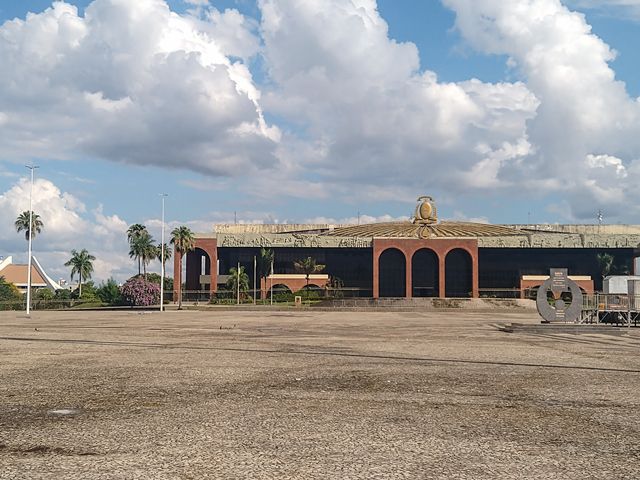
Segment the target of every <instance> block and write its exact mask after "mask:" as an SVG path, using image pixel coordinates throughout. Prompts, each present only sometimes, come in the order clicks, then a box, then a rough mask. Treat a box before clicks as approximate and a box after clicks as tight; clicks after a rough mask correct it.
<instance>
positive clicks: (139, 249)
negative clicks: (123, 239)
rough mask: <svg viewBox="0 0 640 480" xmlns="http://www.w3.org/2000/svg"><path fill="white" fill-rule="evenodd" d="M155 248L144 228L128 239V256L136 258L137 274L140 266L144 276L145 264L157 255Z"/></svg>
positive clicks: (145, 271)
mask: <svg viewBox="0 0 640 480" xmlns="http://www.w3.org/2000/svg"><path fill="white" fill-rule="evenodd" d="M157 253H158V252H157V248H156V246H155V244H154V242H153V237H152V236H151V234H150V233H149V232H147V231H146V230H144V231H142V232H140V233H139V234H137V235H135V236H134V237H132V238H131V240H130V241H129V257H131V258H135V259H137V260H138V275H140V266H142V271H143V273H144V276H145V278H146V276H147V265H149V263H150V262H151V260H153V259H154V258H156V257H157Z"/></svg>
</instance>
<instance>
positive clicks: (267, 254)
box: [258, 248, 275, 288]
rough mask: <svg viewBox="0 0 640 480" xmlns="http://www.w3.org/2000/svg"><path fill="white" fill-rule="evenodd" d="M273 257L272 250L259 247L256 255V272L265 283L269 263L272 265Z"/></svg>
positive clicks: (269, 267) (269, 266)
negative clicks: (258, 252) (258, 253)
mask: <svg viewBox="0 0 640 480" xmlns="http://www.w3.org/2000/svg"><path fill="white" fill-rule="evenodd" d="M274 257H275V255H274V253H273V250H269V249H266V248H261V249H260V255H259V256H258V272H260V279H264V281H265V285H266V282H267V277H268V276H269V274H270V273H271V265H273V259H274ZM265 288H266V287H265Z"/></svg>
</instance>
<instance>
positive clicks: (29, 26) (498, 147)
mask: <svg viewBox="0 0 640 480" xmlns="http://www.w3.org/2000/svg"><path fill="white" fill-rule="evenodd" d="M639 24H640V0H607V1H605V0H564V1H560V0H513V1H510V2H504V1H502V0H421V1H418V0H378V1H377V2H376V1H375V0H224V1H217V0H210V1H207V0H189V1H185V0H170V1H165V0H137V1H135V2H132V1H130V0H93V1H90V0H68V1H66V2H62V1H59V2H50V1H45V0H15V1H14V0H0V69H1V70H0V72H1V75H0V226H1V228H0V256H5V257H6V256H8V255H13V256H14V259H15V260H17V261H23V260H25V258H26V254H25V250H26V242H25V241H24V236H22V235H19V234H17V233H16V232H15V228H14V227H13V222H14V221H15V218H16V216H17V215H18V214H19V213H20V212H22V211H24V210H27V209H28V199H29V179H28V173H29V171H28V169H27V168H25V165H26V164H31V163H33V164H35V165H38V166H39V168H38V169H37V171H36V181H35V184H34V190H33V199H34V211H35V212H36V213H38V214H39V215H40V216H41V218H42V220H43V222H44V224H45V227H44V230H43V232H42V234H41V235H39V236H38V237H37V238H36V240H35V242H34V252H35V254H36V256H38V258H39V259H40V261H41V262H42V263H43V264H44V266H45V268H46V269H47V270H48V271H49V272H50V274H51V275H52V276H53V277H54V278H68V275H69V271H68V269H67V268H66V267H64V266H63V264H64V262H66V261H67V260H68V259H69V252H70V250H71V249H81V248H86V249H88V250H89V251H90V252H91V253H92V254H94V255H95V256H96V258H97V260H96V262H95V273H94V278H95V279H96V280H98V281H100V280H104V279H107V278H109V277H114V278H116V279H117V280H120V281H121V280H124V279H126V278H127V277H128V276H130V275H132V274H133V273H136V271H135V268H136V267H135V263H134V262H133V261H132V260H131V259H129V258H128V255H127V253H128V247H127V243H126V233H125V232H126V229H127V226H128V225H131V224H133V223H144V224H146V225H147V226H148V227H149V229H150V231H151V232H152V233H153V235H154V237H155V238H156V239H157V240H159V239H160V225H161V220H160V216H161V199H160V196H159V194H160V193H166V194H168V197H167V198H166V217H165V218H166V221H167V231H169V230H170V229H171V228H174V227H175V226H177V225H183V224H184V225H188V226H189V227H191V228H192V229H193V230H195V231H198V232H207V231H212V228H213V225H214V224H215V223H233V222H234V221H238V222H243V223H250V222H287V223H299V222H319V223H349V222H354V221H355V220H356V219H357V218H358V215H360V219H361V221H368V222H373V221H385V220H387V221H388V220H394V219H401V218H407V217H408V216H409V215H410V214H411V212H412V210H413V207H414V206H415V201H416V198H417V197H418V196H420V195H431V196H432V197H434V198H435V200H436V203H437V205H438V211H439V216H440V217H441V218H443V219H450V220H454V219H455V220H467V221H481V222H491V223H508V224H510V223H557V222H559V223H595V222H596V221H597V214H598V212H599V211H600V212H602V215H603V217H604V222H605V223H640V206H639V205H640V202H639V200H640V194H639V192H638V188H637V185H638V184H639V181H640V99H639V96H640V76H639V75H638V67H637V65H640V50H639V49H638V48H637V47H636V46H637V45H638V42H639V41H640V28H638V27H639V26H640V25H639ZM154 268H155V269H157V268H158V266H157V265H155V266H154V265H152V266H151V269H152V270H153V269H154Z"/></svg>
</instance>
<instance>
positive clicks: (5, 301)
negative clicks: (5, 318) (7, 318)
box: [0, 277, 23, 310]
mask: <svg viewBox="0 0 640 480" xmlns="http://www.w3.org/2000/svg"><path fill="white" fill-rule="evenodd" d="M22 301H23V295H22V294H21V293H20V290H18V287H16V286H15V285H14V284H13V283H11V282H7V281H6V280H5V279H4V277H0V310H14V309H18V308H21V307H22Z"/></svg>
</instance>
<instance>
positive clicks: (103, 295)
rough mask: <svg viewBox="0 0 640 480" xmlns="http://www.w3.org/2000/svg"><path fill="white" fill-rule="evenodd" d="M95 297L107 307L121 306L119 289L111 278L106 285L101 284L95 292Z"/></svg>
mask: <svg viewBox="0 0 640 480" xmlns="http://www.w3.org/2000/svg"><path fill="white" fill-rule="evenodd" d="M83 293H84V292H83ZM96 295H97V296H98V298H99V299H100V300H101V301H102V302H104V303H106V304H108V305H122V294H121V293H120V287H118V284H117V283H116V281H115V280H114V279H113V278H110V279H109V280H107V282H106V283H102V284H101V285H100V287H98V289H97V290H96Z"/></svg>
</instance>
